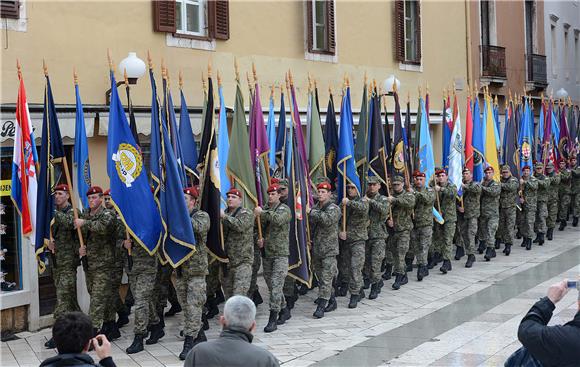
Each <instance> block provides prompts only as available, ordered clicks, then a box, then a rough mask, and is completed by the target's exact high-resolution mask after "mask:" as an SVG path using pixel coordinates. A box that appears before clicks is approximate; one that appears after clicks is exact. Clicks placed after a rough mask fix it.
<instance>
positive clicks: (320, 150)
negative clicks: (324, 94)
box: [308, 93, 326, 182]
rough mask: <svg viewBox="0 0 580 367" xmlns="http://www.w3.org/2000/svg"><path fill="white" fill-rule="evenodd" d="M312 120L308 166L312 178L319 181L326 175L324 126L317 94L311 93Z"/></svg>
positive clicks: (309, 123) (310, 124)
mask: <svg viewBox="0 0 580 367" xmlns="http://www.w3.org/2000/svg"><path fill="white" fill-rule="evenodd" d="M310 101H311V103H310V105H311V113H310V121H309V122H308V127H309V132H310V133H309V134H308V138H309V141H308V145H309V149H308V152H309V155H308V166H309V167H310V179H311V180H312V181H314V182H318V179H320V178H323V177H326V172H325V169H324V168H325V167H324V155H325V148H324V139H323V137H322V126H321V124H320V112H319V111H318V107H317V105H316V96H315V95H314V94H313V93H310Z"/></svg>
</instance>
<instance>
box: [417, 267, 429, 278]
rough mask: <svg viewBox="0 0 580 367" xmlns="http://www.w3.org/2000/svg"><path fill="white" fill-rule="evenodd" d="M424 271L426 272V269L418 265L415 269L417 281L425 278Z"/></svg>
mask: <svg viewBox="0 0 580 367" xmlns="http://www.w3.org/2000/svg"><path fill="white" fill-rule="evenodd" d="M425 270H427V267H426V266H425V265H423V264H419V267H418V268H417V280H418V281H422V280H423V278H424V277H425Z"/></svg>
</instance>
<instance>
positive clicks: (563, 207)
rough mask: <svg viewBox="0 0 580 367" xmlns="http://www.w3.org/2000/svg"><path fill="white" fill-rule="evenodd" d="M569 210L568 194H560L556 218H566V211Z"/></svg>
mask: <svg viewBox="0 0 580 367" xmlns="http://www.w3.org/2000/svg"><path fill="white" fill-rule="evenodd" d="M569 210H570V195H569V194H562V195H560V206H559V208H558V219H559V220H566V217H567V216H568V211H569Z"/></svg>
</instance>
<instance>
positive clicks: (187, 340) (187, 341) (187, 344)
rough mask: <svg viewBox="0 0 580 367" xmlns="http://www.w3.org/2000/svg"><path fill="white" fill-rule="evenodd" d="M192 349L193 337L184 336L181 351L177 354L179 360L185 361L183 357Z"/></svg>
mask: <svg viewBox="0 0 580 367" xmlns="http://www.w3.org/2000/svg"><path fill="white" fill-rule="evenodd" d="M192 348H193V336H186V337H185V340H184V341H183V350H182V351H181V353H179V359H180V360H182V361H185V357H187V354H188V353H189V351H190V350H191V349H192Z"/></svg>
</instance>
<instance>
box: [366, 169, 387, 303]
mask: <svg viewBox="0 0 580 367" xmlns="http://www.w3.org/2000/svg"><path fill="white" fill-rule="evenodd" d="M367 184H368V188H367V198H368V199H369V219H370V224H369V230H368V234H369V238H368V240H367V242H366V247H365V256H366V257H367V259H368V264H369V274H368V275H369V279H370V283H371V284H372V285H371V293H370V294H369V298H370V297H371V296H372V297H373V298H371V299H374V298H376V297H378V294H379V292H380V291H381V287H382V285H383V282H382V275H383V274H382V272H381V265H382V263H383V259H384V258H385V250H386V245H385V240H386V239H387V226H386V224H385V221H386V220H387V216H388V215H389V208H390V204H389V201H388V200H387V198H386V197H385V196H383V195H381V194H380V193H379V190H380V189H381V185H380V181H379V178H378V177H377V176H368V177H367ZM387 260H390V259H388V258H387ZM392 269H393V264H392V261H390V262H388V263H387V264H386V270H385V274H387V272H388V274H391V271H392ZM363 296H364V292H362V291H361V297H363Z"/></svg>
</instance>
